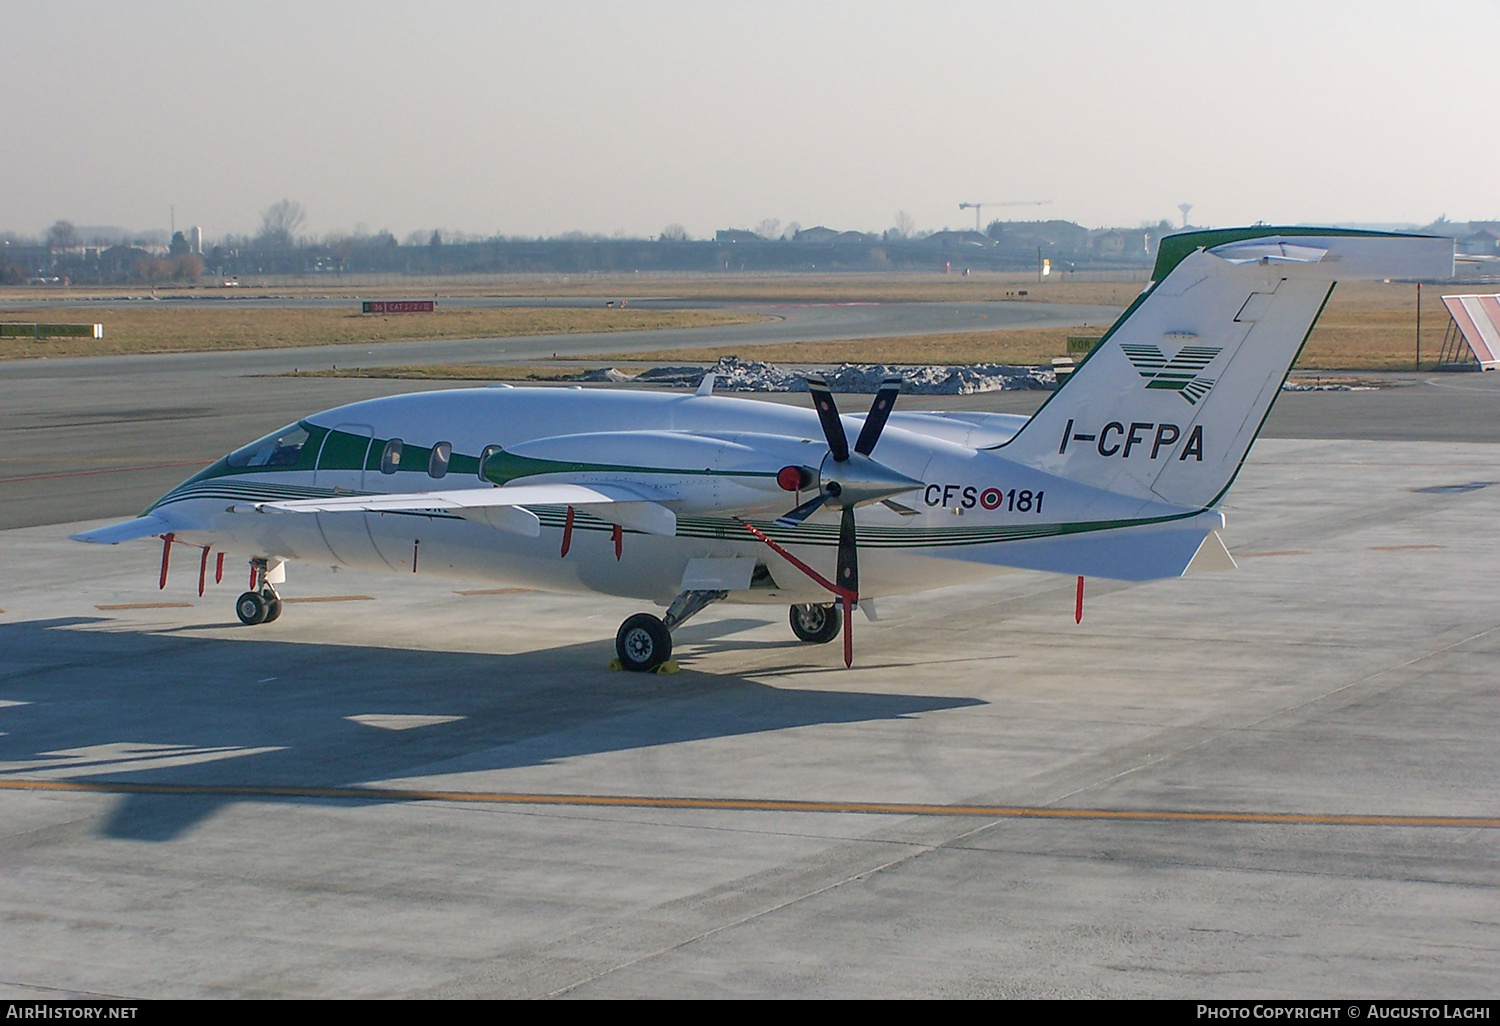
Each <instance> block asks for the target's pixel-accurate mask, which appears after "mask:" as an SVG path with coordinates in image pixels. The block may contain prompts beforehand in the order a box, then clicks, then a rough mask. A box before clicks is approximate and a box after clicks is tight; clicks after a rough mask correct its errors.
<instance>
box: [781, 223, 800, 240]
mask: <svg viewBox="0 0 1500 1026" xmlns="http://www.w3.org/2000/svg"><path fill="white" fill-rule="evenodd" d="M801 230H802V225H801V223H800V222H798V221H790V222H788V223H787V226H786V230H785V231H783V232H782V233H781V237H782V238H783V239H794V238H796V237H797V233H798V232H800V231H801Z"/></svg>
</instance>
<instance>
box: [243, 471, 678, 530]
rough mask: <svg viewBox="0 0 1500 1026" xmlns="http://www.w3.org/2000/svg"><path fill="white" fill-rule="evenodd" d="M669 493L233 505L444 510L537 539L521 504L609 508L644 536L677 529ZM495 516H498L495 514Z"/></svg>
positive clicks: (493, 494)
mask: <svg viewBox="0 0 1500 1026" xmlns="http://www.w3.org/2000/svg"><path fill="white" fill-rule="evenodd" d="M670 498H671V496H669V495H652V494H647V493H646V492H645V490H644V489H640V490H637V489H632V488H626V487H623V486H620V485H613V484H586V485H585V484H562V483H558V484H532V485H512V486H507V487H504V488H455V489H449V490H445V491H436V492H395V493H390V494H385V495H348V496H334V497H332V498H327V499H291V500H288V501H285V502H257V503H254V504H252V505H250V506H249V507H242V506H232V507H230V509H231V511H232V512H255V513H272V512H275V513H358V512H364V513H422V512H427V511H443V512H450V513H457V514H458V515H459V516H463V517H465V518H466V519H471V520H478V521H481V522H484V523H488V524H489V525H490V526H491V527H497V528H499V529H501V530H505V531H511V532H513V533H515V534H522V535H526V536H528V537H532V538H535V537H537V536H538V535H540V534H541V530H542V528H541V521H540V520H539V519H538V518H537V516H536V514H535V513H532V512H531V511H530V510H528V509H524V508H522V507H525V506H584V507H594V506H607V507H609V510H608V512H607V513H605V512H603V511H602V510H601V511H600V512H601V515H602V516H603V517H604V518H605V519H608V520H610V521H612V522H614V523H617V524H620V525H622V526H624V527H630V528H633V529H635V530H638V531H644V532H646V533H648V534H661V535H673V534H676V533H677V515H676V514H675V513H673V512H672V511H671V510H670V509H668V508H667V507H665V506H663V505H661V501H660V500H663V499H670ZM495 514H498V515H495Z"/></svg>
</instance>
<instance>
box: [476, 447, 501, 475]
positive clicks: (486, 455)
mask: <svg viewBox="0 0 1500 1026" xmlns="http://www.w3.org/2000/svg"><path fill="white" fill-rule="evenodd" d="M501 451H502V450H501V449H500V447H499V446H498V445H486V446H485V447H484V451H483V452H481V453H480V454H479V480H481V481H488V480H489V478H487V477H485V475H484V470H485V464H487V463H489V461H490V457H491V456H497V455H499V454H500V452H501Z"/></svg>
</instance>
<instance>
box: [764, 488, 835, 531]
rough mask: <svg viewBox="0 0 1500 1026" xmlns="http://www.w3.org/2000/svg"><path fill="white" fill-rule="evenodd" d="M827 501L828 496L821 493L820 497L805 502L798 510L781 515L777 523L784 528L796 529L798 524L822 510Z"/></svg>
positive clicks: (815, 496) (816, 496)
mask: <svg viewBox="0 0 1500 1026" xmlns="http://www.w3.org/2000/svg"><path fill="white" fill-rule="evenodd" d="M827 501H828V496H827V495H824V494H821V493H819V494H818V495H814V496H813V497H812V498H811V499H809V500H808V501H806V502H804V503H803V504H802V505H800V506H798V507H797V508H796V509H794V510H791V511H790V512H787V513H783V514H781V516H779V517H777V518H776V522H777V523H778V524H780V525H781V526H782V527H796V526H797V525H798V524H800V523H802V521H804V520H806V519H807V518H808V517H810V516H812V515H813V514H814V513H816V512H817V511H818V510H820V509H822V508H823V504H824V503H825V502H827Z"/></svg>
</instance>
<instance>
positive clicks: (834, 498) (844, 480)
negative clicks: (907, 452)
mask: <svg viewBox="0 0 1500 1026" xmlns="http://www.w3.org/2000/svg"><path fill="white" fill-rule="evenodd" d="M819 479H820V484H821V485H822V488H823V492H824V493H825V494H826V495H828V496H830V498H829V501H828V505H830V506H834V507H836V508H838V509H849V508H851V507H853V506H865V505H868V504H869V503H872V502H879V501H880V500H881V499H888V498H890V497H891V496H893V495H900V494H901V493H902V492H909V491H911V490H912V489H914V488H921V487H922V482H921V481H918V480H916V479H915V478H910V477H907V476H906V475H905V474H903V473H901V472H900V471H897V470H892V469H891V468H890V467H888V466H886V465H885V464H884V463H878V462H876V461H875V460H872V459H870V457H868V456H861V455H860V454H859V453H857V452H851V453H850V454H849V458H848V459H847V460H835V459H834V458H833V454H832V453H829V454H828V455H827V456H826V457H824V459H823V465H822V467H821V468H820V469H819Z"/></svg>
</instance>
